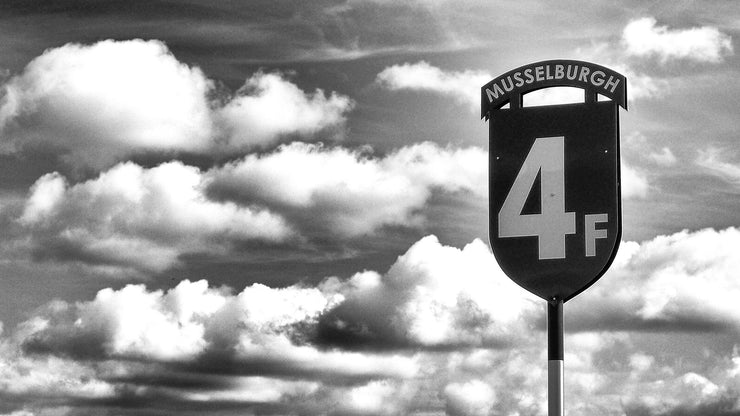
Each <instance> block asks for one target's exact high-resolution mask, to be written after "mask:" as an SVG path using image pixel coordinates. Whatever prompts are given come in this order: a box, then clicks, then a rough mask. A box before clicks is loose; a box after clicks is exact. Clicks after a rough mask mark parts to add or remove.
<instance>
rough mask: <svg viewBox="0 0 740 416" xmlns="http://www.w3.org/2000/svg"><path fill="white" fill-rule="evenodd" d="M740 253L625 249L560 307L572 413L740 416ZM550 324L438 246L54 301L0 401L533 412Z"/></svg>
mask: <svg viewBox="0 0 740 416" xmlns="http://www.w3.org/2000/svg"><path fill="white" fill-rule="evenodd" d="M738 239H740V231H738V230H736V229H734V228H730V229H727V230H723V231H714V230H703V231H697V232H682V233H677V234H674V235H671V236H665V237H658V238H656V239H653V240H650V241H647V242H643V243H634V242H626V243H623V245H622V249H621V251H620V254H619V255H618V257H617V259H616V260H615V262H614V265H613V266H612V270H611V271H610V272H608V273H607V275H606V276H604V277H603V279H602V280H601V281H599V282H598V283H597V284H596V285H594V286H593V287H592V288H591V289H589V290H588V291H586V292H584V293H583V294H581V295H580V296H579V297H577V298H575V299H573V300H571V301H569V302H568V303H567V304H566V328H567V329H568V330H570V331H575V332H569V333H568V334H567V335H566V340H565V345H566V357H565V363H566V364H565V365H566V390H567V391H568V392H569V393H568V394H569V397H571V399H572V400H569V402H568V403H569V404H568V405H567V408H568V410H569V412H570V413H571V414H574V415H577V416H580V415H590V414H609V415H618V414H628V415H674V414H675V415H679V414H686V412H690V413H691V414H713V413H712V410H713V409H714V410H715V412H714V414H716V410H717V409H720V410H721V409H734V408H737V406H738V405H739V404H740V401H738V394H737V392H738V391H740V370H739V369H740V358H738V355H740V354H738V352H737V347H736V348H735V349H734V350H733V348H732V344H733V342H734V341H733V340H734V337H732V336H731V337H730V338H729V339H730V341H729V349H726V350H723V348H724V347H722V346H721V345H717V344H715V343H714V341H713V339H708V337H709V335H708V334H709V333H708V332H705V331H707V330H708V329H711V330H713V331H714V332H713V333H714V334H715V335H718V336H721V334H720V332H721V331H725V332H728V331H729V334H734V333H736V332H735V331H737V328H738V323H740V315H738V314H737V312H736V309H737V308H736V307H735V304H736V302H735V300H736V299H737V297H738V293H736V292H737V289H738V287H739V286H738V285H737V284H736V281H735V280H736V279H733V278H732V277H733V275H734V273H735V271H736V270H738V266H740V265H739V264H736V263H737V260H736V258H737V256H735V255H734V254H733V251H732V250H733V247H737V243H738V241H737V240H738ZM543 315H544V304H543V302H542V301H541V300H538V299H534V298H533V297H532V296H529V295H527V294H526V293H525V292H524V291H523V290H522V289H521V288H519V287H518V286H516V285H515V284H514V283H513V282H511V281H509V279H508V278H506V277H505V276H504V275H503V273H502V272H501V271H500V269H498V268H497V266H496V265H495V261H494V258H493V255H492V254H491V253H490V252H489V251H488V249H487V247H486V246H485V245H484V244H483V243H482V242H480V241H475V242H473V243H471V244H469V245H467V246H465V247H463V248H461V249H458V248H454V247H448V246H444V245H442V244H440V243H439V241H438V240H437V239H435V238H434V237H427V238H424V239H422V240H420V241H419V242H417V243H416V244H414V245H413V246H412V247H411V248H409V250H408V251H407V252H406V253H405V254H403V255H402V256H400V257H399V258H398V260H397V261H396V263H395V264H393V265H392V266H391V268H390V269H389V270H388V271H387V272H386V273H383V274H380V273H378V272H374V271H365V272H360V273H357V274H355V275H354V276H351V277H350V278H348V279H346V280H343V279H339V278H336V277H334V278H327V279H325V280H324V281H323V282H322V283H321V284H319V285H318V286H316V287H303V286H290V287H286V288H282V289H278V288H269V287H266V286H263V285H259V284H255V285H251V286H248V287H246V288H245V289H244V290H242V291H241V292H240V293H238V294H234V293H233V292H232V291H231V290H230V289H228V288H224V287H212V286H209V284H208V283H207V282H206V281H198V282H190V281H183V282H181V283H180V284H179V285H178V286H177V287H175V288H172V289H169V290H148V289H147V288H145V287H144V286H142V285H129V286H125V287H123V288H122V289H117V290H114V289H104V290H102V291H100V292H99V293H98V294H97V296H96V297H95V298H94V299H92V300H89V301H80V302H78V303H76V304H71V303H67V302H63V301H55V302H52V303H50V304H48V305H46V306H45V307H43V308H41V309H39V310H37V311H36V312H35V313H34V315H33V316H32V317H31V318H30V319H29V320H28V321H26V322H24V323H23V324H21V325H20V326H19V327H18V328H17V329H16V330H15V331H14V332H13V333H12V334H11V335H7V334H6V335H4V336H3V338H2V340H3V343H2V344H0V345H2V348H4V349H3V350H2V352H3V354H2V357H3V359H2V360H0V396H1V397H3V399H4V400H3V401H4V403H10V405H6V406H10V407H6V408H7V409H9V410H8V411H12V410H20V409H22V407H23V406H24V403H27V400H28V398H29V397H33V398H34V399H35V401H34V403H36V404H37V405H38V406H40V407H43V406H60V405H61V406H71V407H72V408H75V407H84V406H86V405H88V404H90V403H95V400H105V402H106V403H116V404H118V405H121V406H123V405H128V406H132V405H135V404H138V405H142V404H145V405H146V406H148V407H149V408H152V409H168V410H176V409H183V408H192V406H195V405H197V404H199V403H201V404H204V405H207V406H208V409H210V410H217V409H234V408H239V409H244V410H249V411H253V412H268V413H269V412H277V413H290V412H301V413H302V414H307V415H313V414H326V413H332V412H333V413H337V414H355V415H365V414H375V415H377V414H384V415H385V414H388V415H391V414H413V413H414V411H419V410H424V411H439V412H441V411H444V410H446V411H447V413H448V414H451V415H453V414H455V415H478V414H490V413H491V412H494V413H501V414H514V413H518V414H520V415H536V414H542V413H543V412H545V411H546V403H547V394H546V390H547V389H546V382H545V381H544V380H546V367H547V366H546V362H547V357H546V348H545V345H546V340H545V336H544V330H543V328H542V318H543ZM644 329H650V330H651V331H652V333H651V334H647V333H645V332H643V330H644ZM718 330H719V331H718ZM655 331H671V332H676V331H684V332H685V335H686V336H688V337H692V338H690V341H685V342H696V343H698V344H697V345H694V344H692V347H691V348H687V347H685V346H681V345H677V342H676V341H675V340H674V339H672V338H665V337H656V336H655V335H654V332H655ZM696 331H700V332H698V333H697V332H696ZM701 331H704V332H701ZM684 339H688V338H685V337H684ZM16 344H17V345H20V346H22V348H21V349H17V348H16V349H13V348H12V346H13V345H16ZM724 345H727V344H726V343H725V344H724ZM451 346H452V348H450V347H451ZM691 349H696V350H697V351H696V352H695V353H692V352H691V351H690V350H691ZM98 403H99V402H98Z"/></svg>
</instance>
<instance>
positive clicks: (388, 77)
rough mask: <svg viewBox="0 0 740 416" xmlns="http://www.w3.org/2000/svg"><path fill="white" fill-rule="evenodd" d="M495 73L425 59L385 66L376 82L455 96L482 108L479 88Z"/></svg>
mask: <svg viewBox="0 0 740 416" xmlns="http://www.w3.org/2000/svg"><path fill="white" fill-rule="evenodd" d="M492 78H493V77H492V76H491V75H490V74H488V73H486V72H482V71H472V70H466V71H460V72H458V71H444V70H442V69H440V68H437V67H435V66H432V65H430V64H429V63H427V62H425V61H419V62H417V63H414V64H410V63H404V64H401V65H393V66H389V67H387V68H385V69H383V70H382V71H381V72H380V73H379V74H378V75H377V77H376V78H375V82H376V83H378V84H380V85H381V86H383V87H385V88H388V89H390V90H392V91H396V90H404V89H406V90H413V91H430V92H434V93H438V94H443V95H448V96H451V97H453V98H454V99H455V100H456V101H457V102H458V103H460V104H467V105H468V106H470V108H472V109H477V108H480V88H481V87H482V86H483V84H485V83H486V82H488V81H490V80H491V79H492Z"/></svg>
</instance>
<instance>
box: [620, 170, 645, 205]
mask: <svg viewBox="0 0 740 416" xmlns="http://www.w3.org/2000/svg"><path fill="white" fill-rule="evenodd" d="M619 173H620V176H621V180H622V181H621V182H622V183H621V185H622V198H624V199H638V198H645V197H647V194H648V191H649V190H650V184H649V183H648V179H647V177H646V176H645V174H644V173H642V172H640V171H638V170H637V169H635V168H633V167H631V166H630V165H627V164H626V163H624V162H622V166H621V169H620V172H619Z"/></svg>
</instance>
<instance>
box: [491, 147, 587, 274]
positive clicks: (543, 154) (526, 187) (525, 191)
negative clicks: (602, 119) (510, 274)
mask: <svg viewBox="0 0 740 416" xmlns="http://www.w3.org/2000/svg"><path fill="white" fill-rule="evenodd" d="M538 173H540V201H541V204H542V205H541V211H540V212H541V213H540V214H522V210H523V209H524V204H525V202H526V201H527V196H528V195H529V192H530V190H531V189H532V187H533V186H534V182H535V180H536V179H537V174H538ZM575 232H576V215H575V213H574V212H565V139H564V137H563V136H558V137H540V138H538V139H536V140H535V141H534V144H533V145H532V148H531V149H530V150H529V154H528V155H527V158H526V159H525V160H524V164H522V167H521V169H520V170H519V173H518V174H517V175H516V179H515V180H514V184H513V185H512V186H511V190H509V194H508V195H507V196H506V200H504V204H503V206H501V210H500V211H499V213H498V236H499V237H500V238H505V237H537V239H538V243H539V259H540V260H543V259H562V258H565V235H566V234H575Z"/></svg>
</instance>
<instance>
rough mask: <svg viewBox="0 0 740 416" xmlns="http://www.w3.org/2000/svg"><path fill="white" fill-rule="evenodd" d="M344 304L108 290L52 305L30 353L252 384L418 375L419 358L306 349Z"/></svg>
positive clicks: (203, 285) (326, 297)
mask: <svg viewBox="0 0 740 416" xmlns="http://www.w3.org/2000/svg"><path fill="white" fill-rule="evenodd" d="M342 300H343V297H342V296H341V295H339V294H331V293H323V292H321V291H320V290H319V289H316V288H301V287H297V286H291V287H287V288H283V289H273V288H269V287H267V286H263V285H260V284H254V285H252V286H248V287H246V288H245V289H244V290H243V291H242V292H240V293H239V294H237V295H233V294H232V293H231V292H230V290H229V289H226V288H211V287H209V285H208V282H206V281H205V280H201V281H198V282H190V281H187V280H185V281H183V282H181V283H180V284H179V285H178V286H176V287H175V288H173V289H171V290H169V291H167V292H163V291H159V290H155V291H148V290H147V289H146V288H145V287H144V286H143V285H128V286H125V287H124V288H122V289H120V290H112V289H104V290H101V291H100V292H98V294H97V296H96V297H95V299H94V300H92V301H89V302H81V303H78V304H75V305H71V304H67V303H64V302H55V303H52V304H49V305H48V306H47V307H46V308H45V309H43V310H42V311H41V312H40V314H39V315H38V316H36V317H35V319H34V321H33V328H32V330H29V331H27V332H28V333H27V335H25V336H24V341H23V345H24V348H25V349H26V351H29V352H35V353H51V354H55V355H60V356H67V357H76V358H83V359H96V360H106V359H135V360H143V361H149V362H154V363H165V364H171V365H172V366H173V367H172V368H179V369H181V370H182V369H185V370H188V371H196V372H201V371H202V372H208V373H213V372H216V373H219V372H221V373H225V374H241V375H245V376H253V377H254V376H265V375H289V374H290V375H294V376H295V375H301V376H302V377H304V378H312V379H322V378H327V377H346V378H359V379H360V380H362V379H367V378H378V377H382V378H386V377H387V378H408V377H412V376H414V374H415V373H416V371H417V365H416V363H415V362H414V359H413V358H408V357H405V356H402V355H387V356H378V355H372V354H359V353H353V352H343V351H339V350H322V349H318V348H316V347H315V346H312V345H311V344H309V343H306V340H307V339H309V337H310V335H311V326H312V325H315V324H316V322H317V319H318V318H319V317H320V316H321V315H322V314H323V313H325V312H326V311H327V310H329V309H330V308H332V307H334V306H335V305H337V304H338V303H340V302H342ZM255 373H256V374H255Z"/></svg>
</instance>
